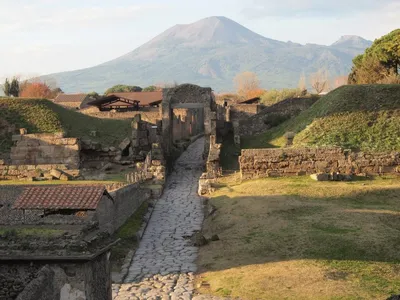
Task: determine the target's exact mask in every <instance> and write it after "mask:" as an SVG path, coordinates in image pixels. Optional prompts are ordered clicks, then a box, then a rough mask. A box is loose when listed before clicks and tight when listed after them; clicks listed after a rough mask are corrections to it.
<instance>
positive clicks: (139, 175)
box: [126, 144, 166, 185]
mask: <svg viewBox="0 0 400 300" xmlns="http://www.w3.org/2000/svg"><path fill="white" fill-rule="evenodd" d="M165 176H166V168H165V159H164V155H163V152H162V148H161V145H160V144H153V145H152V149H151V151H149V153H148V154H147V156H146V159H145V161H144V162H140V163H136V165H135V170H134V171H133V172H131V173H129V174H127V175H126V181H127V182H129V183H143V182H149V183H151V184H161V185H164V183H165Z"/></svg>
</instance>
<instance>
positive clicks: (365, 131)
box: [241, 85, 400, 151]
mask: <svg viewBox="0 0 400 300" xmlns="http://www.w3.org/2000/svg"><path fill="white" fill-rule="evenodd" d="M289 131H292V132H295V133H297V134H296V137H295V139H294V146H295V147H296V146H297V147H299V146H341V147H346V148H352V149H360V150H371V151H389V150H400V85H349V86H343V87H340V88H338V89H336V90H334V91H332V92H330V93H329V94H328V95H326V96H324V97H322V98H321V99H319V100H318V101H317V102H316V103H315V104H314V105H313V106H312V107H310V108H309V109H308V110H306V111H304V112H302V113H301V114H300V115H299V116H297V117H295V118H293V119H290V120H288V121H286V122H284V123H283V124H281V125H279V126H277V127H275V128H273V129H271V130H268V131H266V132H264V133H262V134H260V135H256V136H250V137H243V138H242V141H241V142H242V147H243V148H268V147H271V146H279V147H283V146H284V144H285V139H284V137H283V136H284V134H285V133H286V132H289Z"/></svg>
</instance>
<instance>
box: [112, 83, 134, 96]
mask: <svg viewBox="0 0 400 300" xmlns="http://www.w3.org/2000/svg"><path fill="white" fill-rule="evenodd" d="M141 91H142V88H141V87H140V86H135V85H124V84H117V85H114V86H113V87H111V88H109V89H108V90H106V92H105V94H106V95H107V94H111V93H129V92H141Z"/></svg>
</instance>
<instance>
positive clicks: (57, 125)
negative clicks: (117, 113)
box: [0, 98, 130, 152]
mask: <svg viewBox="0 0 400 300" xmlns="http://www.w3.org/2000/svg"><path fill="white" fill-rule="evenodd" d="M19 128H27V129H28V133H44V132H46V133H53V132H59V131H64V132H65V133H66V136H67V137H80V138H89V137H90V132H91V131H92V130H96V131H97V136H96V137H90V139H92V140H95V141H98V142H101V143H102V144H106V145H113V144H115V143H118V142H120V141H122V140H123V139H124V138H125V137H126V136H127V135H129V131H130V122H129V121H126V120H109V119H98V118H94V117H90V116H87V115H84V114H81V113H78V112H76V111H73V110H69V109H66V108H64V107H62V106H59V105H57V104H54V103H53V102H51V101H49V100H45V99H24V98H14V99H13V98H0V152H5V151H9V149H10V147H11V145H12V144H11V135H12V134H15V133H16V132H17V130H18V129H19Z"/></svg>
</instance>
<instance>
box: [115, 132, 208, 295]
mask: <svg viewBox="0 0 400 300" xmlns="http://www.w3.org/2000/svg"><path fill="white" fill-rule="evenodd" d="M203 149H204V138H201V139H198V140H197V141H196V142H194V143H193V144H191V145H190V146H189V148H188V149H187V150H186V151H185V152H184V153H183V154H182V156H181V157H180V158H179V159H178V160H177V161H176V163H175V166H174V171H173V172H172V174H171V175H170V176H169V178H168V182H167V187H166V189H165V191H164V194H163V196H162V197H161V198H160V199H159V200H158V202H157V204H156V207H155V209H154V212H153V215H152V217H151V219H150V221H149V224H148V227H147V229H146V231H145V233H144V236H143V239H142V240H141V241H140V245H139V248H138V249H137V251H136V253H135V256H134V257H133V260H132V263H131V266H130V268H129V273H128V275H127V277H126V279H125V283H124V284H115V285H113V290H114V291H113V298H114V299H115V300H126V299H171V300H173V299H212V298H211V297H207V298H204V296H196V297H194V296H193V289H194V286H193V280H194V275H193V273H194V272H196V264H195V261H196V258H197V252H198V248H197V247H193V246H191V245H190V241H189V240H188V237H189V236H191V235H192V234H193V233H194V232H195V231H198V230H200V229H201V225H202V222H203V206H202V200H201V198H200V197H199V196H198V194H197V187H198V180H199V178H200V175H201V173H202V166H203V163H204V161H203V158H202V154H203Z"/></svg>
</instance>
